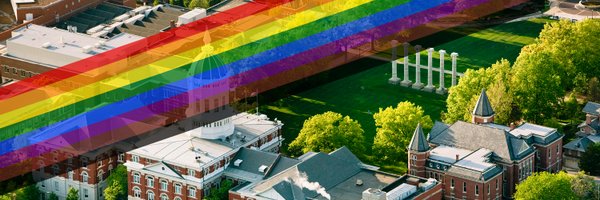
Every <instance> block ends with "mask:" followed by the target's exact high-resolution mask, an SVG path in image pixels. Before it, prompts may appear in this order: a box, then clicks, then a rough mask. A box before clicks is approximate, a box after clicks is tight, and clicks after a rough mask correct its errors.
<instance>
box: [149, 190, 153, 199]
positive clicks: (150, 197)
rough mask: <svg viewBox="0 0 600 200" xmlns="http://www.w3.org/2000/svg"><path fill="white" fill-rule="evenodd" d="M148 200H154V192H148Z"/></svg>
mask: <svg viewBox="0 0 600 200" xmlns="http://www.w3.org/2000/svg"><path fill="white" fill-rule="evenodd" d="M148 200H154V192H152V191H150V190H148Z"/></svg>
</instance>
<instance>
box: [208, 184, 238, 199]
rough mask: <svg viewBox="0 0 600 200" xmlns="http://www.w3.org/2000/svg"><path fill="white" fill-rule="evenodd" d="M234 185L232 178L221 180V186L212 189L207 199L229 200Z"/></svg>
mask: <svg viewBox="0 0 600 200" xmlns="http://www.w3.org/2000/svg"><path fill="white" fill-rule="evenodd" d="M231 187H233V183H232V182H231V181H230V180H227V179H226V180H223V181H221V185H220V187H219V188H218V189H217V188H212V189H210V195H208V196H207V197H206V198H205V199H206V200H227V199H229V190H230V189H231Z"/></svg>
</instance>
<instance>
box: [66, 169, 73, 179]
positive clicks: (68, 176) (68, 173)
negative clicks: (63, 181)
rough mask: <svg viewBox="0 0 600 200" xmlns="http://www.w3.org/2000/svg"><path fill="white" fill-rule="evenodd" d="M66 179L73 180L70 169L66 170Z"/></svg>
mask: <svg viewBox="0 0 600 200" xmlns="http://www.w3.org/2000/svg"><path fill="white" fill-rule="evenodd" d="M67 178H69V180H73V170H71V168H67Z"/></svg>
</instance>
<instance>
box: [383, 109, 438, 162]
mask: <svg viewBox="0 0 600 200" xmlns="http://www.w3.org/2000/svg"><path fill="white" fill-rule="evenodd" d="M373 118H374V119H375V126H376V127H377V133H376V135H375V140H374V141H373V153H374V155H375V156H376V157H378V158H379V159H381V160H380V161H384V162H388V163H390V162H398V161H406V156H407V154H406V147H407V146H408V143H409V142H410V141H409V140H410V138H411V137H412V134H413V132H414V130H415V128H416V127H417V124H419V123H421V125H422V126H423V128H424V129H431V127H432V126H433V122H432V121H431V118H430V117H429V115H425V114H424V112H423V108H421V106H416V105H415V104H413V103H411V102H408V101H404V102H400V103H399V104H398V105H397V106H396V107H391V106H390V107H387V108H386V109H382V108H379V112H377V113H375V114H374V115H373Z"/></svg>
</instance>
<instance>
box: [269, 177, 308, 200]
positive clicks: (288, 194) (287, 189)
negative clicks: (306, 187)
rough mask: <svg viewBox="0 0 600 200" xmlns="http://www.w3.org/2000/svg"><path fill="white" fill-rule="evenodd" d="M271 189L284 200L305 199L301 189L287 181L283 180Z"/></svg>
mask: <svg viewBox="0 0 600 200" xmlns="http://www.w3.org/2000/svg"><path fill="white" fill-rule="evenodd" d="M273 189H274V190H275V191H277V193H279V195H281V197H283V199H285V200H297V199H305V198H306V197H304V193H302V188H300V187H298V186H297V185H296V184H292V183H291V182H290V181H289V180H283V181H281V182H279V183H277V184H276V185H274V186H273Z"/></svg>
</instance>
